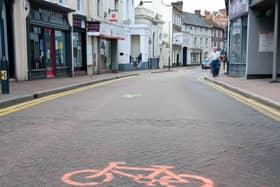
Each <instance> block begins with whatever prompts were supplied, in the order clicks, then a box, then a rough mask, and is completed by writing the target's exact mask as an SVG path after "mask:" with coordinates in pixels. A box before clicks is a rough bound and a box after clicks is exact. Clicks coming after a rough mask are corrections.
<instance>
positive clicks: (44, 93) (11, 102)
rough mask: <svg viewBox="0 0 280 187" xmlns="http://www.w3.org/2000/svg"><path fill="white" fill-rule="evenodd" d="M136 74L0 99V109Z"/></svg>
mask: <svg viewBox="0 0 280 187" xmlns="http://www.w3.org/2000/svg"><path fill="white" fill-rule="evenodd" d="M138 75H140V74H136V73H135V74H128V75H119V76H114V77H110V78H104V79H101V80H92V81H87V82H81V83H77V84H71V85H68V86H64V87H59V88H54V89H50V90H43V91H39V92H35V93H34V94H28V95H24V96H19V97H16V98H10V99H7V100H5V101H0V109H1V108H5V107H9V106H12V105H16V104H20V103H23V102H26V101H31V100H34V99H37V98H41V97H45V96H48V95H53V94H56V93H60V92H65V91H68V90H73V89H76V88H80V87H84V86H89V85H93V84H97V83H101V82H106V81H110V80H115V79H121V78H125V77H132V76H138Z"/></svg>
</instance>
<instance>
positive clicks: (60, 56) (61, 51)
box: [55, 30, 66, 67]
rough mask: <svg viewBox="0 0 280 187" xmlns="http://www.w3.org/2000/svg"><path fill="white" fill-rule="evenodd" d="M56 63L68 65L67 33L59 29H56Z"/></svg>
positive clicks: (61, 65) (59, 65)
mask: <svg viewBox="0 0 280 187" xmlns="http://www.w3.org/2000/svg"><path fill="white" fill-rule="evenodd" d="M55 64H56V66H57V67H63V66H66V51H65V33H64V32H62V31H59V30H56V31H55Z"/></svg>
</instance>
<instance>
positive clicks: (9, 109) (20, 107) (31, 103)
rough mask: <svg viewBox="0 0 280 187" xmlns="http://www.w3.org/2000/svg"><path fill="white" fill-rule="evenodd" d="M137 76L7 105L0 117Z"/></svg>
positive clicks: (0, 112)
mask: <svg viewBox="0 0 280 187" xmlns="http://www.w3.org/2000/svg"><path fill="white" fill-rule="evenodd" d="M136 76H137V75H136ZM136 76H130V77H124V78H119V79H114V80H109V81H105V82H101V83H96V84H92V85H88V86H83V87H80V88H75V89H72V90H68V91H65V92H61V93H57V94H52V95H49V96H45V97H42V98H38V99H34V100H31V101H27V102H23V103H21V104H17V105H13V106H10V107H7V108H3V109H0V117H2V116H6V115H8V114H11V113H14V112H17V111H20V110H23V109H26V108H30V107H32V106H35V105H39V104H41V103H45V102H47V101H50V100H54V99H57V98H59V97H63V96H67V95H72V94H76V93H79V92H82V91H85V90H88V89H92V88H96V87H99V86H103V85H107V84H110V83H114V82H117V81H121V80H125V79H129V78H132V77H136Z"/></svg>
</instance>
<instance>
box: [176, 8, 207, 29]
mask: <svg viewBox="0 0 280 187" xmlns="http://www.w3.org/2000/svg"><path fill="white" fill-rule="evenodd" d="M182 21H183V23H184V24H187V25H194V26H199V27H206V28H212V27H211V25H210V24H209V23H207V22H206V21H205V20H204V19H202V18H201V17H199V16H197V15H195V14H193V13H189V12H184V13H183V16H182Z"/></svg>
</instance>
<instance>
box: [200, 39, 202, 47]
mask: <svg viewBox="0 0 280 187" xmlns="http://www.w3.org/2000/svg"><path fill="white" fill-rule="evenodd" d="M200 46H202V38H200Z"/></svg>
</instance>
